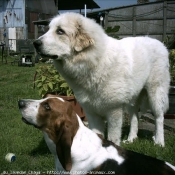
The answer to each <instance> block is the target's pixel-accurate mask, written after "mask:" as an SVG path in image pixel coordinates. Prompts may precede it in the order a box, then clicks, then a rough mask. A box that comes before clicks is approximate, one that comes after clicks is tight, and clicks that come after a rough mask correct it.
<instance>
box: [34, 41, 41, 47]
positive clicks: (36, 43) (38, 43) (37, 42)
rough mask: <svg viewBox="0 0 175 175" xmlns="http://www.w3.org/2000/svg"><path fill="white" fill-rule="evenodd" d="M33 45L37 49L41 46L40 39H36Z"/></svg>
mask: <svg viewBox="0 0 175 175" xmlns="http://www.w3.org/2000/svg"><path fill="white" fill-rule="evenodd" d="M33 45H34V46H35V48H38V47H39V46H41V45H42V41H41V40H40V39H37V40H35V41H34V42H33Z"/></svg>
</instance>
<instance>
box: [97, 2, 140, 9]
mask: <svg viewBox="0 0 175 175" xmlns="http://www.w3.org/2000/svg"><path fill="white" fill-rule="evenodd" d="M94 1H95V2H96V3H97V4H98V5H99V6H100V7H101V9H106V8H114V7H120V6H126V5H131V4H137V0H94Z"/></svg>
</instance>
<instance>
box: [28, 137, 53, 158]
mask: <svg viewBox="0 0 175 175" xmlns="http://www.w3.org/2000/svg"><path fill="white" fill-rule="evenodd" d="M45 154H51V152H50V151H49V148H48V147H47V145H46V142H45V140H44V138H43V139H42V140H41V142H40V143H39V144H38V146H37V147H36V148H35V149H33V150H32V151H31V152H30V155H31V156H35V155H45Z"/></svg>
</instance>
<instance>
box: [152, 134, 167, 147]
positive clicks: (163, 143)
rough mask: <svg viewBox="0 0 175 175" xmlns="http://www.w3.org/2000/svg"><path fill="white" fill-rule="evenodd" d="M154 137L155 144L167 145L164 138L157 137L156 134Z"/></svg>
mask: <svg viewBox="0 0 175 175" xmlns="http://www.w3.org/2000/svg"><path fill="white" fill-rule="evenodd" d="M152 139H153V141H154V144H155V145H159V146H161V147H164V146H165V142H164V140H163V139H156V136H153V137H152Z"/></svg>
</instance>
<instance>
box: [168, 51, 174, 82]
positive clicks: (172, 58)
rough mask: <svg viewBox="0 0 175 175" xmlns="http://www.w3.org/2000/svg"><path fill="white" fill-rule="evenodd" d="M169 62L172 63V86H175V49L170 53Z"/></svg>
mask: <svg viewBox="0 0 175 175" xmlns="http://www.w3.org/2000/svg"><path fill="white" fill-rule="evenodd" d="M169 61H170V75H171V84H172V85H175V49H172V50H171V51H170V54H169Z"/></svg>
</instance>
